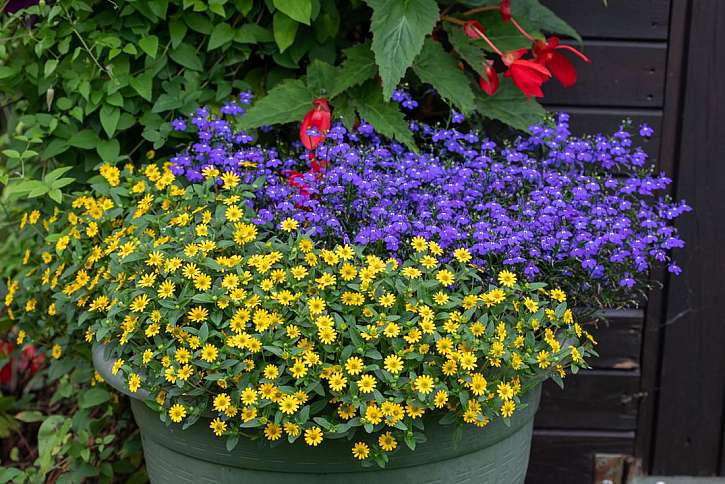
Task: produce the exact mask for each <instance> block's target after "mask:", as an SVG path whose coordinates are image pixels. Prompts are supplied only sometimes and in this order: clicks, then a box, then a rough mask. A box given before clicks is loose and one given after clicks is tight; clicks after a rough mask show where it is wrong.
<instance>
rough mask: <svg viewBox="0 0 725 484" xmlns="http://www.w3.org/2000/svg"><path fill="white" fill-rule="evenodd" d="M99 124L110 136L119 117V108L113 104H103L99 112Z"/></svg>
mask: <svg viewBox="0 0 725 484" xmlns="http://www.w3.org/2000/svg"><path fill="white" fill-rule="evenodd" d="M100 118H101V126H103V130H104V131H105V132H106V135H107V136H108V137H109V138H110V137H112V136H113V134H114V133H115V132H116V127H117V126H118V120H119V119H121V110H120V109H119V108H117V107H115V106H109V105H108V104H104V105H103V107H102V108H101V112H100Z"/></svg>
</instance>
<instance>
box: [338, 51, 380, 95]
mask: <svg viewBox="0 0 725 484" xmlns="http://www.w3.org/2000/svg"><path fill="white" fill-rule="evenodd" d="M343 52H344V54H345V57H346V60H345V62H343V63H342V65H341V66H340V69H339V72H338V74H337V77H336V78H335V86H334V87H333V89H332V90H331V92H330V97H335V96H337V95H338V94H340V93H341V92H343V91H346V90H348V89H350V88H351V87H353V86H356V85H358V84H362V83H363V82H365V81H367V80H368V79H370V78H371V77H373V76H375V74H376V73H377V72H378V67H377V66H376V65H375V57H374V55H373V52H372V51H371V50H370V44H368V43H365V44H359V45H356V46H354V47H350V48H349V49H345V50H344V51H343Z"/></svg>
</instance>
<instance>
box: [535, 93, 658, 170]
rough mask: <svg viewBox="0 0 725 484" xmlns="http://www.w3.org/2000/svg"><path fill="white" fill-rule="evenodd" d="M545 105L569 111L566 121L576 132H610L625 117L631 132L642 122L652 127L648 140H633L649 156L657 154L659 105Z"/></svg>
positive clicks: (552, 109)
mask: <svg viewBox="0 0 725 484" xmlns="http://www.w3.org/2000/svg"><path fill="white" fill-rule="evenodd" d="M544 101H546V99H544ZM546 109H548V110H549V111H552V112H565V113H569V114H570V115H571V118H570V121H569V122H570V126H571V131H572V133H574V134H576V135H586V134H596V133H602V134H609V133H614V132H615V131H617V129H619V127H620V126H621V125H622V121H623V120H625V119H629V120H631V121H632V132H633V133H638V132H639V126H640V125H641V124H642V123H646V124H648V125H650V126H651V127H652V128H653V129H654V135H653V136H652V137H651V138H650V139H648V140H644V139H641V138H639V137H638V138H637V139H636V142H637V144H638V145H640V146H642V148H643V149H644V150H645V152H646V153H647V154H648V155H649V157H650V160H653V161H654V160H656V159H657V158H658V157H659V147H660V142H661V134H662V110H660V109H622V108H603V107H602V108H590V107H577V106H558V105H547V106H546Z"/></svg>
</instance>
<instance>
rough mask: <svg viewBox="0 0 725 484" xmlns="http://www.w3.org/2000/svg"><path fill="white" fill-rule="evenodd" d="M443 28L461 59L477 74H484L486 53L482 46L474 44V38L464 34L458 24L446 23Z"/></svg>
mask: <svg viewBox="0 0 725 484" xmlns="http://www.w3.org/2000/svg"><path fill="white" fill-rule="evenodd" d="M443 28H444V29H445V30H446V32H448V40H449V41H450V43H451V45H452V46H453V48H454V49H455V51H456V52H457V53H458V55H460V56H461V59H463V60H464V61H466V64H468V65H469V66H471V68H473V70H474V71H476V72H477V73H478V74H479V75H481V76H482V75H484V74H485V73H486V69H485V65H484V63H485V62H486V53H485V52H484V51H483V49H482V48H481V47H482V46H481V45H478V44H476V43H475V42H474V40H472V39H471V38H469V37H468V36H467V35H466V34H464V33H463V29H462V28H461V27H460V26H459V25H453V24H446V25H445V26H444V27H443Z"/></svg>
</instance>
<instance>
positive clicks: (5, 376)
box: [0, 341, 14, 385]
mask: <svg viewBox="0 0 725 484" xmlns="http://www.w3.org/2000/svg"><path fill="white" fill-rule="evenodd" d="M13 348H14V345H13V344H12V343H11V342H10V341H0V358H8V362H7V363H5V365H3V367H2V368H0V383H2V384H5V385H7V384H8V383H10V381H11V380H12V378H13V358H12V355H13Z"/></svg>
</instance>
